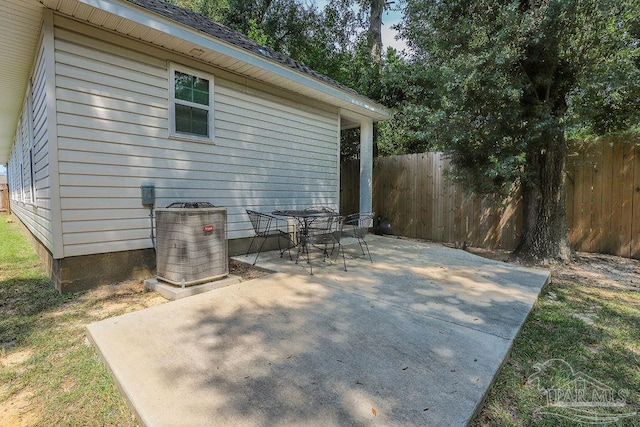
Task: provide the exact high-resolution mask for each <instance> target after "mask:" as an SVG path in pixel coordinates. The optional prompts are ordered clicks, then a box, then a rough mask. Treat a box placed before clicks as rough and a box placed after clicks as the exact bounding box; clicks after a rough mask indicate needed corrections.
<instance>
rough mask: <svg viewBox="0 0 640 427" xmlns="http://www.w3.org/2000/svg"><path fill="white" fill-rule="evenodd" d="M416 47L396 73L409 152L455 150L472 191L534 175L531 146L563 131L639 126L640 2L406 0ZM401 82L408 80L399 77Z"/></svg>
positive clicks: (395, 95) (405, 29)
mask: <svg viewBox="0 0 640 427" xmlns="http://www.w3.org/2000/svg"><path fill="white" fill-rule="evenodd" d="M404 6H405V21H404V23H403V24H402V25H401V26H400V30H401V33H402V35H403V36H404V37H405V38H406V39H408V42H409V46H411V48H412V57H411V58H410V61H408V62H407V63H406V64H401V65H400V66H399V72H398V73H396V74H394V75H393V76H392V77H390V78H391V79H392V80H393V81H392V82H391V83H390V85H391V86H392V87H393V88H394V90H393V91H392V92H390V99H389V102H391V103H393V104H394V105H395V106H396V107H397V110H398V111H397V113H396V116H395V118H394V122H393V124H392V126H394V128H395V132H394V133H395V135H396V136H397V137H398V142H397V145H398V146H399V147H398V148H399V149H403V150H404V151H405V152H412V151H420V150H425V149H430V148H435V149H439V150H443V151H445V152H447V153H448V154H449V156H450V157H451V159H452V161H453V164H454V165H455V166H456V171H457V174H458V175H457V176H458V177H459V178H462V179H465V180H466V181H467V182H470V183H473V184H475V186H476V188H475V189H476V190H480V191H485V192H486V191H495V190H496V189H499V188H505V187H509V186H510V185H511V184H512V183H513V182H514V181H517V180H520V181H521V182H525V183H531V182H533V184H534V185H535V181H536V179H537V178H536V177H535V175H533V174H531V173H529V172H530V171H529V170H528V167H527V166H528V157H527V153H531V152H533V151H544V150H547V151H552V150H555V149H557V148H558V147H560V146H562V145H564V144H565V136H566V135H576V134H579V133H580V134H606V133H610V132H616V131H623V130H629V129H633V128H634V127H636V126H637V124H638V122H639V117H640V116H639V114H638V112H639V111H640V70H639V65H640V50H639V46H640V38H639V35H640V34H639V31H638V27H639V23H638V21H639V18H638V17H639V16H640V3H638V2H636V1H633V0H627V1H612V0H607V1H601V0H572V1H566V0H537V1H532V0H531V1H529V0H520V1H507V2H504V1H496V0H481V1H475V0H473V1H472V0H464V1H458V0H456V1H453V0H442V1H437V2H423V1H416V0H407V1H406V2H405V4H404ZM403 82H405V83H404V84H403Z"/></svg>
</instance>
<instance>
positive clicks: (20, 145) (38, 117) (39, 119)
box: [8, 37, 53, 252]
mask: <svg viewBox="0 0 640 427" xmlns="http://www.w3.org/2000/svg"><path fill="white" fill-rule="evenodd" d="M44 58H45V43H43V37H41V38H40V43H39V44H38V49H37V55H36V58H35V60H34V66H33V71H32V74H31V78H30V85H29V88H28V90H27V93H26V94H25V100H24V103H23V108H22V113H21V114H20V119H19V123H18V126H17V130H16V135H15V138H14V144H13V147H12V150H11V154H10V158H9V163H8V176H9V188H10V199H11V210H12V211H13V213H14V214H15V215H16V216H17V217H19V218H20V220H21V221H22V222H23V223H24V225H25V226H26V227H27V229H28V230H29V231H30V232H31V233H32V234H33V235H34V236H35V237H36V238H37V239H38V240H39V241H40V242H41V243H42V244H43V245H44V247H45V248H47V250H49V251H50V252H52V250H53V237H52V236H53V234H52V228H53V227H52V223H51V203H50V202H51V197H50V180H49V171H50V168H49V136H48V131H47V128H48V126H47V99H46V83H47V82H46V72H45V60H44Z"/></svg>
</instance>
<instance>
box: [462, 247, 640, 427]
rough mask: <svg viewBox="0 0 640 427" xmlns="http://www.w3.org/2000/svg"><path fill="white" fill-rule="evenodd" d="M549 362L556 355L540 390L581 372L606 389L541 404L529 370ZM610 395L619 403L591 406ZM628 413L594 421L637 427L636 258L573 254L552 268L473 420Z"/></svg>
mask: <svg viewBox="0 0 640 427" xmlns="http://www.w3.org/2000/svg"><path fill="white" fill-rule="evenodd" d="M552 359H560V360H555V361H551V362H550V363H548V364H547V366H548V367H549V368H550V369H548V370H547V371H546V372H545V375H546V376H545V377H543V378H544V383H543V384H540V386H541V389H556V390H563V388H562V386H563V385H564V384H567V382H569V381H571V380H572V379H573V378H575V375H576V374H577V373H578V372H581V373H582V374H584V375H586V376H587V377H586V379H587V381H592V380H593V381H594V382H595V381H597V382H598V383H596V384H599V385H601V386H605V387H609V388H610V392H611V393H612V394H611V395H605V394H604V393H601V392H598V393H596V394H595V395H593V394H591V393H590V392H591V390H587V393H586V394H585V397H584V399H583V400H584V401H585V402H586V403H587V406H585V407H583V408H577V409H573V410H569V409H567V408H560V407H549V406H548V402H547V400H546V397H545V395H544V394H543V392H542V391H541V389H538V388H537V387H536V382H535V380H534V378H533V377H532V375H533V374H535V373H536V371H537V370H536V368H535V365H536V363H540V364H544V363H545V362H547V361H550V360H552ZM562 361H564V362H566V363H567V364H564V362H562ZM567 397H568V399H566V400H569V401H571V399H572V396H567ZM610 397H613V398H614V399H615V400H616V401H618V403H620V404H621V406H620V407H608V408H606V407H596V406H593V404H594V402H595V403H598V400H599V399H601V400H600V401H608V400H609V399H610ZM544 412H552V413H547V414H545V413H544ZM634 412H635V413H637V414H638V415H635V416H632V417H624V416H620V417H619V418H618V419H617V420H615V421H612V422H611V423H606V424H599V425H614V426H640V263H639V262H638V261H636V260H627V259H623V258H618V257H612V256H602V255H593V254H589V255H587V254H581V256H580V259H579V261H578V262H576V263H574V264H573V265H571V266H568V267H563V268H558V269H555V270H554V271H553V275H552V281H551V283H550V284H549V285H547V286H546V287H545V289H544V290H543V292H542V294H541V295H540V297H539V299H538V301H537V303H536V304H535V306H534V308H533V310H532V312H531V314H530V315H529V317H528V318H527V321H526V323H525V325H524V327H523V329H522V330H521V331H520V334H519V336H518V337H517V339H516V340H515V342H514V345H513V350H512V353H511V355H510V357H509V358H508V359H507V360H506V362H505V365H504V367H503V369H502V370H501V372H500V373H499V375H498V377H497V378H496V380H495V382H494V384H493V386H492V388H491V389H490V391H489V394H488V396H487V399H486V402H485V406H484V408H483V409H482V411H481V413H480V414H479V416H478V417H477V418H476V420H475V421H474V423H473V425H476V426H484V425H489V426H531V425H536V426H576V425H594V424H597V423H595V422H594V424H587V423H586V421H587V420H588V419H589V418H593V417H595V416H600V417H601V419H604V418H602V417H604V416H606V415H612V414H613V415H622V414H630V413H634ZM561 415H562V416H561ZM577 415H579V416H584V417H585V418H577ZM579 420H580V422H578V421H579ZM595 421H597V420H595Z"/></svg>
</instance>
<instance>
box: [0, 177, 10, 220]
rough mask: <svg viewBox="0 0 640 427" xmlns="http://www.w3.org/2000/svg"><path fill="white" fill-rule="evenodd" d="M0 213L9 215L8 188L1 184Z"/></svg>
mask: <svg viewBox="0 0 640 427" xmlns="http://www.w3.org/2000/svg"><path fill="white" fill-rule="evenodd" d="M0 212H8V213H11V211H10V210H9V187H8V186H7V184H3V183H0Z"/></svg>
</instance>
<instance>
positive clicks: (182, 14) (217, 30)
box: [127, 0, 358, 95]
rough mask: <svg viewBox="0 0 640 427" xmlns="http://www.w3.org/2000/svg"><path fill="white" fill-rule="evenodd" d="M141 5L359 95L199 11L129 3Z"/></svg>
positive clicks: (159, 2) (141, 0)
mask: <svg viewBox="0 0 640 427" xmlns="http://www.w3.org/2000/svg"><path fill="white" fill-rule="evenodd" d="M127 1H128V2H130V3H133V4H135V5H137V6H140V7H142V8H144V9H146V10H148V11H150V12H154V13H157V14H159V15H161V16H164V17H165V18H168V19H171V20H173V21H176V22H179V23H181V24H184V25H187V26H189V27H191V28H193V29H195V30H198V31H202V32H203V33H206V34H208V35H210V36H213V37H215V38H218V39H220V40H224V41H226V42H228V43H231V44H233V45H234V46H237V47H240V48H242V49H245V50H248V51H250V52H252V53H254V54H256V55H260V56H262V57H264V58H267V59H269V60H272V61H275V62H277V63H279V64H281V65H284V66H286V67H289V68H292V69H294V70H296V71H298V72H301V73H304V74H307V75H308V76H311V77H313V78H315V79H317V80H320V81H322V82H324V83H326V84H329V85H331V86H334V87H336V88H338V89H340V90H343V91H346V92H349V93H352V94H356V95H357V94H358V92H356V91H355V90H353V89H351V88H349V87H347V86H345V85H343V84H342V83H339V82H337V81H335V80H333V79H332V78H330V77H328V76H325V75H324V74H321V73H319V72H317V71H314V70H312V69H311V68H309V67H307V66H306V65H304V64H302V63H300V62H298V61H295V60H293V59H291V58H289V57H288V56H286V55H283V54H281V53H279V52H276V51H275V50H273V49H271V48H268V47H266V46H262V45H260V44H258V43H256V42H255V41H253V40H251V39H250V38H248V37H246V36H244V35H243V34H240V33H238V32H236V31H233V30H231V29H230V28H228V27H226V26H224V25H222V24H219V23H217V22H215V21H213V20H212V19H210V18H207V17H206V16H203V15H200V14H198V13H196V12H193V11H190V10H186V9H183V8H181V7H178V6H175V5H172V4H170V3H167V2H165V1H163V0H127Z"/></svg>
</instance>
